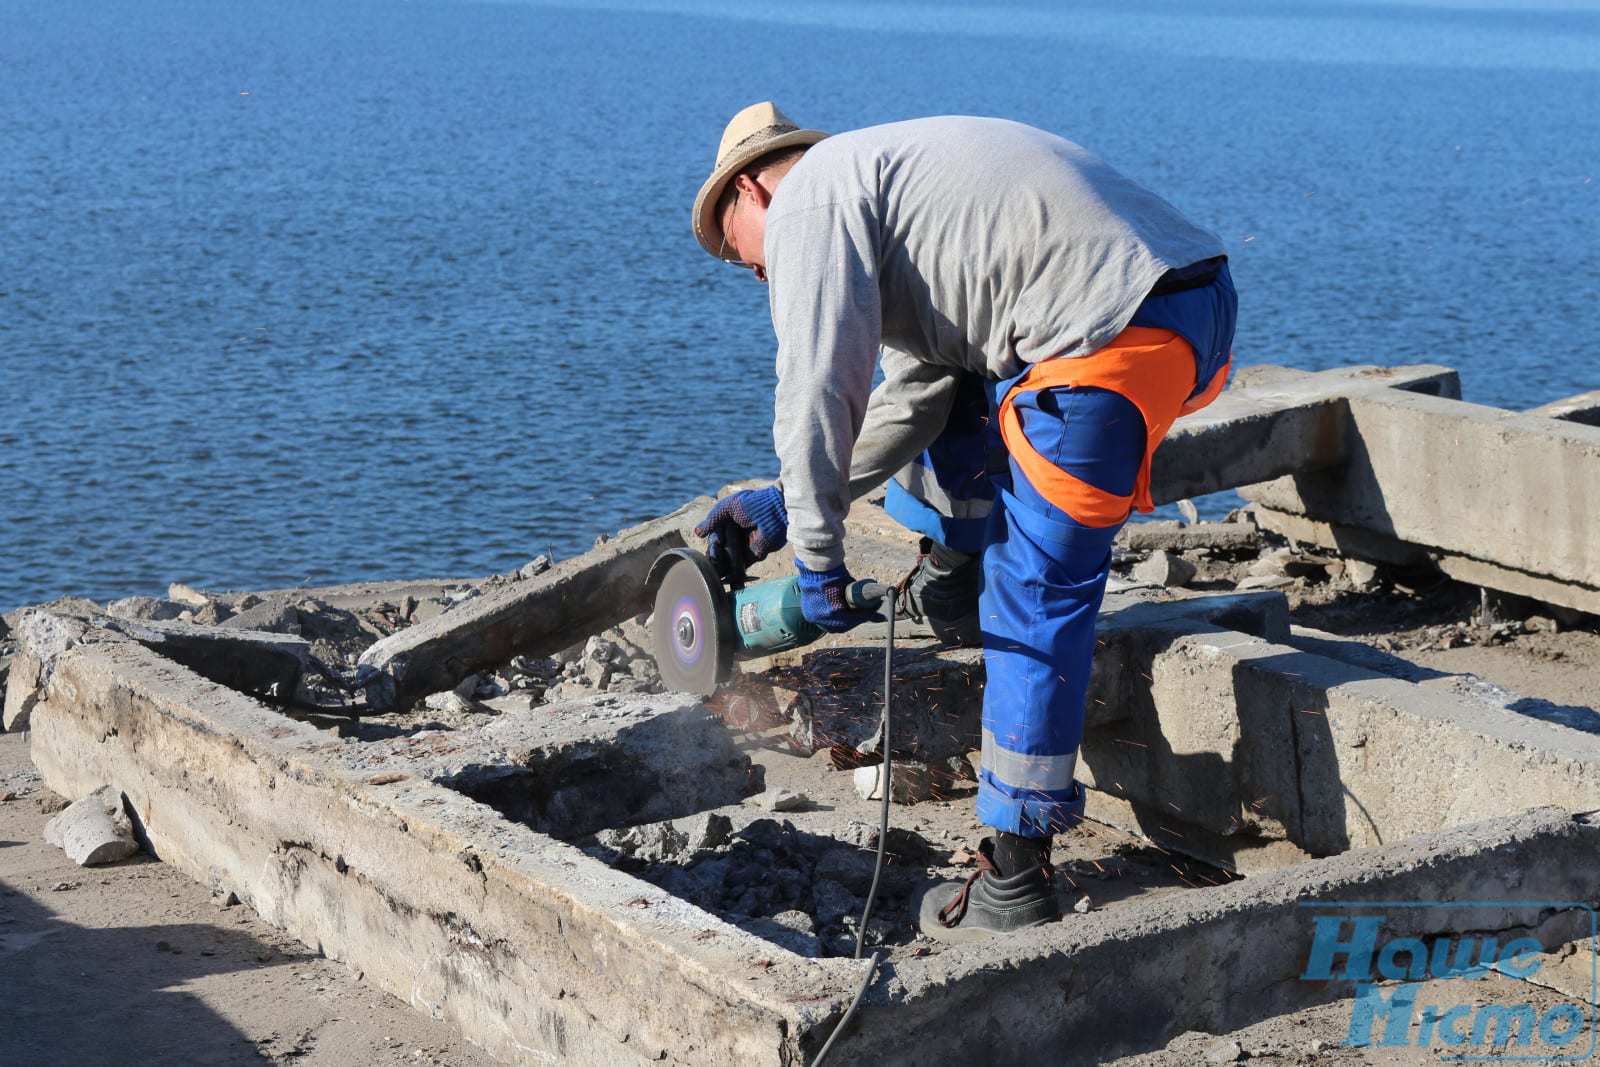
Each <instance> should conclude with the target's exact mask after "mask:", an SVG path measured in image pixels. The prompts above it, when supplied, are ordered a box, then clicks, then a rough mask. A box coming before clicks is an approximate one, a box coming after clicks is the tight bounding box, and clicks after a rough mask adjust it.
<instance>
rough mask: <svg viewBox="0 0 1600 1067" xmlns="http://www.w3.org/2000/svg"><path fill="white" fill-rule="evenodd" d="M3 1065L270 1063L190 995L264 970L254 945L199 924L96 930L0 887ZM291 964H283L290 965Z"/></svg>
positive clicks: (227, 931)
mask: <svg viewBox="0 0 1600 1067" xmlns="http://www.w3.org/2000/svg"><path fill="white" fill-rule="evenodd" d="M0 914H4V915H5V916H7V917H9V919H10V920H11V921H10V922H6V923H4V924H0V975H4V979H3V984H4V986H5V989H6V991H7V992H6V1012H5V1015H6V1017H5V1022H4V1024H3V1025H0V1063H4V1064H7V1065H10V1064H16V1065H19V1067H20V1065H25V1064H40V1065H43V1064H74V1065H82V1067H96V1065H101V1064H104V1065H106V1067H124V1065H126V1064H135V1063H137V1064H163V1063H188V1064H193V1063H204V1064H221V1065H232V1064H240V1065H243V1064H261V1063H271V1062H273V1059H272V1057H270V1056H268V1055H266V1054H264V1053H263V1052H262V1050H260V1049H259V1048H257V1047H256V1045H255V1043H254V1042H253V1041H252V1040H251V1038H249V1037H248V1036H246V1035H245V1034H243V1033H242V1032H240V1031H239V1030H238V1029H237V1028H235V1027H234V1026H233V1025H231V1024H230V1023H229V1022H227V1021H226V1020H225V1019H223V1018H222V1017H220V1016H219V1015H217V1014H216V1013H215V1012H213V1011H212V1010H211V1009H210V1008H208V1007H206V1006H205V1005H204V1004H203V1003H201V1001H200V1000H199V999H198V998H197V997H196V996H195V995H194V994H193V993H190V992H187V991H185V990H183V989H182V988H180V987H181V986H183V985H185V984H186V983H189V982H192V981H194V980H196V979H200V978H204V977H206V976H208V975H213V974H222V973H228V972H232V971H236V970H241V969H244V968H246V967H252V966H257V965H259V962H260V961H259V960H258V956H259V955H260V954H261V953H263V952H265V951H268V950H267V949H265V947H264V946H263V945H261V943H260V942H258V941H257V940H256V939H255V938H254V937H252V936H251V935H249V934H247V933H245V932H243V931H239V930H234V929H230V928H228V927H220V926H210V925H205V924H188V925H162V926H121V927H113V928H109V929H93V928H89V927H83V926H78V925H75V924H73V923H69V922H65V921H63V920H62V919H60V918H59V917H58V916H57V915H56V914H55V913H54V912H53V911H51V910H50V909H49V908H47V907H44V906H42V905H41V904H39V903H38V902H37V901H36V900H34V899H32V898H30V897H29V896H28V895H27V894H26V893H25V892H23V891H21V890H18V889H14V888H12V886H10V885H8V884H7V883H5V882H3V881H0ZM285 962H287V961H285Z"/></svg>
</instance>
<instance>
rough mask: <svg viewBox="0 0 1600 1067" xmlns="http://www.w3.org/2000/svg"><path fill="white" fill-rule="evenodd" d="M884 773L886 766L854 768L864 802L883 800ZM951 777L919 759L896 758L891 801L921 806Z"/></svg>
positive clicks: (856, 785)
mask: <svg viewBox="0 0 1600 1067" xmlns="http://www.w3.org/2000/svg"><path fill="white" fill-rule="evenodd" d="M882 774H883V764H881V763H875V764H873V765H871V766H869V767H857V768H856V769H855V787H856V794H857V795H858V796H860V797H861V798H862V799H863V800H882V799H883V791H882V786H881V785H880V783H879V779H880V778H881V776H882ZM949 777H950V776H949V774H948V773H946V774H944V775H937V774H935V773H934V770H933V768H932V767H930V766H928V764H926V763H921V762H918V761H917V760H906V759H897V760H895V761H894V763H893V765H892V766H891V767H890V769H889V799H890V800H892V801H893V802H894V803H896V804H904V805H907V806H909V805H912V804H920V803H922V802H923V801H924V800H930V799H933V798H934V797H937V796H938V795H939V787H940V783H941V782H942V781H945V780H946V779H948V778H949Z"/></svg>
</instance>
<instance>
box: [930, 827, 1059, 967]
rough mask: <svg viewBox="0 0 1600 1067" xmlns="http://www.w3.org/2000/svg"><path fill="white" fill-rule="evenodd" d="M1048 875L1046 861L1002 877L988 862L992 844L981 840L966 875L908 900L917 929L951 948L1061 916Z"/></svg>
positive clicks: (1048, 869)
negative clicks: (972, 868) (974, 867)
mask: <svg viewBox="0 0 1600 1067" xmlns="http://www.w3.org/2000/svg"><path fill="white" fill-rule="evenodd" d="M1051 873H1052V872H1051V870H1050V865H1049V864H1048V863H1040V864H1035V865H1033V866H1031V867H1027V868H1024V869H1023V870H1020V871H1018V872H1017V873H1015V874H1012V875H1002V874H1001V872H1000V869H999V868H998V867H996V866H995V864H994V842H993V841H991V840H989V839H988V838H984V839H983V842H982V843H981V844H979V845H978V869H977V871H976V872H974V873H973V875H972V877H970V878H968V879H967V880H966V881H965V882H940V883H937V884H935V885H932V886H929V887H928V888H927V889H924V890H923V891H922V893H921V895H920V897H919V898H918V899H916V900H914V901H913V906H914V907H915V908H916V911H917V926H918V928H919V929H921V931H922V932H923V933H924V934H927V935H928V936H929V937H931V938H933V939H934V940H936V941H944V942H946V943H948V944H953V945H954V944H960V943H962V942H965V941H978V940H981V939H983V938H986V937H993V936H995V935H996V934H1007V933H1011V932H1012V931H1014V930H1025V929H1027V928H1028V927H1030V926H1039V925H1041V924H1043V923H1047V922H1054V921H1055V920H1056V919H1059V918H1061V905H1060V903H1059V902H1058V901H1057V900H1056V894H1055V889H1054V888H1053V887H1052V886H1051V884H1050V878H1051Z"/></svg>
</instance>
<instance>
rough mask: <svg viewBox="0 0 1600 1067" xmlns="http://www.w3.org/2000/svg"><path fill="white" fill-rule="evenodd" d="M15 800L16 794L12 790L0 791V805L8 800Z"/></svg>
mask: <svg viewBox="0 0 1600 1067" xmlns="http://www.w3.org/2000/svg"><path fill="white" fill-rule="evenodd" d="M16 799H17V794H16V792H15V791H14V790H11V789H0V804H4V803H5V802H6V801H8V800H16Z"/></svg>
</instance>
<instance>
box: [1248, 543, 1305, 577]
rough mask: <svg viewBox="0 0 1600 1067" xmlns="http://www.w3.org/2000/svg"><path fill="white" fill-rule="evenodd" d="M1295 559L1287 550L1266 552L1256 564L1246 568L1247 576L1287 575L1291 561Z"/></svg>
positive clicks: (1277, 549)
mask: <svg viewBox="0 0 1600 1067" xmlns="http://www.w3.org/2000/svg"><path fill="white" fill-rule="evenodd" d="M1293 558H1294V553H1293V552H1291V551H1290V550H1289V549H1287V548H1275V549H1273V550H1272V551H1271V552H1264V553H1262V554H1261V556H1260V558H1258V559H1257V560H1256V561H1255V562H1254V563H1252V564H1250V566H1248V567H1246V568H1245V573H1246V574H1278V575H1281V574H1287V573H1288V566H1289V561H1290V560H1292V559H1293Z"/></svg>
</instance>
